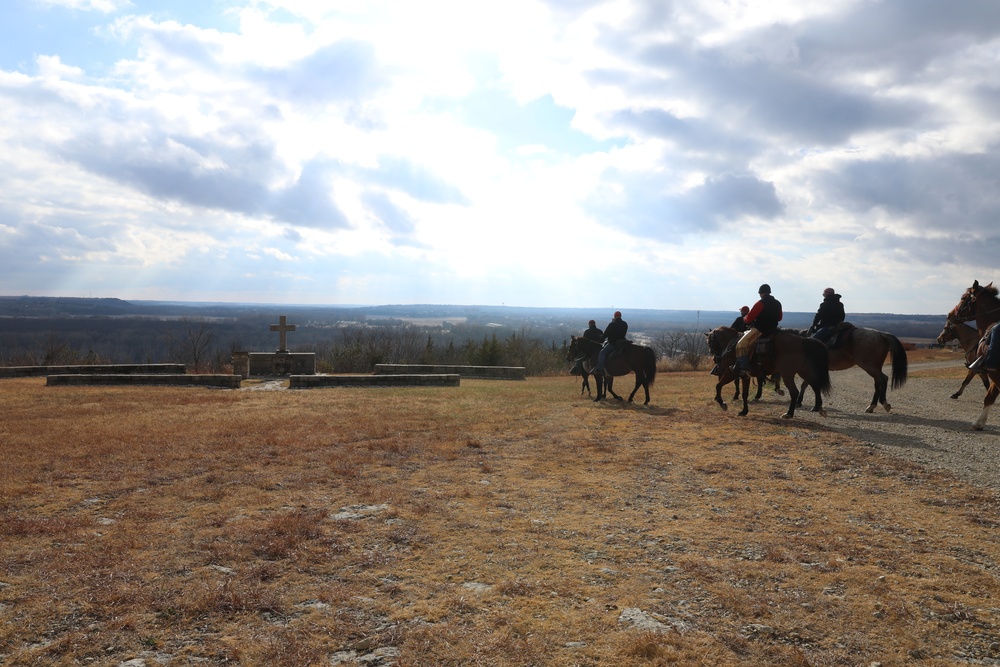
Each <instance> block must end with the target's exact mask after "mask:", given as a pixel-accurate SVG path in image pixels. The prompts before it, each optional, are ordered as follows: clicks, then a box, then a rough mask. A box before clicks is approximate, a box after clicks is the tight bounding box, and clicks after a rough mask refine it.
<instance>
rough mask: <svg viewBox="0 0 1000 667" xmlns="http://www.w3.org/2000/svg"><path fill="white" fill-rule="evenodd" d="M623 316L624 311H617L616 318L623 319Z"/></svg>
mask: <svg viewBox="0 0 1000 667" xmlns="http://www.w3.org/2000/svg"><path fill="white" fill-rule="evenodd" d="M621 316H622V311H620V310H616V311H615V317H616V318H618V317H621Z"/></svg>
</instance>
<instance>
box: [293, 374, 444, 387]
mask: <svg viewBox="0 0 1000 667" xmlns="http://www.w3.org/2000/svg"><path fill="white" fill-rule="evenodd" d="M461 380H462V378H461V377H460V376H458V375H455V374H450V375H442V374H437V375H427V374H423V375H292V376H291V377H289V379H288V388H289V389H313V388H317V387H458V386H459V385H460V383H461Z"/></svg>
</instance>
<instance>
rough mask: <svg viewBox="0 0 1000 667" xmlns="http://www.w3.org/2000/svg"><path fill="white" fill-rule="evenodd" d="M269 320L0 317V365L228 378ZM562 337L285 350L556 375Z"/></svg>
mask: <svg viewBox="0 0 1000 667" xmlns="http://www.w3.org/2000/svg"><path fill="white" fill-rule="evenodd" d="M273 319H274V318H273V317H270V316H259V317H243V318H237V319H231V318H230V319H227V318H215V319H206V318H202V319H198V318H191V317H181V318H175V319H147V318H133V317H129V318H106V317H83V318H24V319H22V318H3V319H2V320H0V365H3V366H53V365H67V364H112V363H167V362H172V363H184V364H186V365H187V366H188V367H189V368H190V369H191V370H192V371H195V372H228V371H229V370H230V369H231V368H232V355H233V352H236V351H253V352H265V351H274V350H275V349H276V346H277V345H276V344H277V334H275V333H273V332H271V331H270V326H269V325H270V324H272V323H273V322H272V320H273ZM568 340H569V331H568V329H567V328H566V327H553V328H550V329H546V330H535V329H533V328H531V327H527V326H523V327H521V328H520V329H518V330H514V331H512V330H511V328H510V327H502V328H500V327H496V326H490V325H489V324H488V323H465V324H457V325H448V326H430V327H428V326H417V325H412V324H407V323H404V322H401V321H398V320H382V321H376V322H364V323H353V324H352V323H338V324H329V323H324V324H305V325H297V326H296V330H295V331H294V332H291V333H289V334H288V347H289V350H290V351H292V352H315V353H316V361H317V371H318V372H322V373H334V372H341V373H367V372H371V371H372V370H373V368H374V366H375V364H380V363H423V364H462V365H464V364H469V365H476V366H524V367H525V368H526V369H527V372H528V374H532V375H542V374H548V373H556V372H564V371H565V370H566V368H567V362H566V354H567V343H568Z"/></svg>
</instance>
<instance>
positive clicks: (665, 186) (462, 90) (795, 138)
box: [0, 0, 1000, 312]
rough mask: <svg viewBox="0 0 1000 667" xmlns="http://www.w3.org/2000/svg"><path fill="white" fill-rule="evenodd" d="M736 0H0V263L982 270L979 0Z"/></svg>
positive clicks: (705, 298)
mask: <svg viewBox="0 0 1000 667" xmlns="http://www.w3.org/2000/svg"><path fill="white" fill-rule="evenodd" d="M765 4H766V6H764V4H761V3H752V2H747V1H744V0H739V1H737V2H723V1H722V0H675V1H673V2H669V3H649V2H643V1H639V0H525V1H524V2H518V3H514V4H510V5H505V6H504V8H503V9H502V10H500V9H495V10H489V11H488V12H487V13H485V14H484V13H483V12H476V11H471V10H470V9H469V8H468V6H466V5H462V4H461V3H453V2H449V1H448V0H427V2H426V3H423V4H421V5H420V7H419V8H416V6H410V5H404V4H401V3H396V2H392V1H388V0H386V1H381V0H374V1H373V2H371V3H364V5H363V6H362V5H359V6H357V7H346V6H344V7H332V6H322V7H320V6H318V5H316V4H315V3H311V4H310V3H298V2H289V1H287V0H263V1H260V0H255V1H253V2H251V1H250V0H246V1H242V0H236V1H234V2H232V3H228V4H227V6H226V7H225V8H222V7H216V6H214V5H212V3H209V5H206V6H204V7H200V8H199V10H198V11H193V10H192V8H191V7H190V6H189V5H187V4H186V3H178V4H173V3H170V4H164V5H162V6H159V7H157V8H156V11H151V10H150V11H146V10H142V9H141V8H140V7H138V5H137V4H136V5H132V4H129V3H127V2H118V1H115V0H45V1H42V0H39V1H38V2H34V3H23V4H19V5H17V7H16V11H11V12H10V16H9V19H8V20H7V21H6V22H5V26H4V28H3V30H5V31H6V32H3V33H2V35H0V36H4V37H6V38H5V39H3V40H0V149H2V150H0V193H2V194H0V258H3V259H4V260H5V261H7V262H8V264H7V266H9V267H11V269H12V271H11V272H8V277H6V278H4V279H2V280H0V290H2V291H5V292H15V293H23V292H33V291H34V292H37V293H45V292H51V291H56V290H58V289H60V288H62V287H64V286H65V285H70V284H80V285H82V284H84V283H88V284H92V285H94V286H95V287H94V288H93V289H105V288H106V287H107V286H108V285H109V284H110V285H112V288H111V289H113V288H114V286H128V287H129V289H131V290H132V292H131V293H130V294H135V295H143V294H156V295H158V296H161V297H162V296H165V295H166V294H167V293H169V292H170V291H171V290H172V289H177V287H175V286H179V285H184V286H185V289H197V288H198V286H199V285H202V286H211V291H212V298H213V299H220V298H225V296H224V295H225V294H227V293H229V294H233V295H234V297H236V296H238V298H239V300H242V301H246V300H253V297H252V295H253V294H258V295H260V297H261V299H262V300H269V301H274V300H277V299H276V294H278V292H276V290H279V289H280V287H276V285H281V284H282V280H284V281H286V282H288V283H289V284H294V285H295V286H296V287H295V299H294V300H295V301H297V302H305V301H310V300H312V301H331V300H332V301H336V300H337V299H339V298H343V299H345V300H346V301H349V302H351V303H357V302H359V301H364V300H369V299H370V300H373V301H381V302H390V301H391V302H400V301H406V300H411V299H412V300H417V301H423V302H427V301H435V300H446V301H459V302H463V301H464V302H474V301H477V300H480V299H494V300H496V301H505V302H508V303H510V302H511V301H510V298H509V297H505V296H504V295H505V294H506V295H512V294H515V295H527V296H526V298H530V299H533V300H536V301H535V303H525V304H524V305H540V304H543V303H544V304H546V305H548V304H553V303H555V304H556V305H560V304H562V305H587V304H589V303H595V302H598V303H619V302H620V298H621V297H620V295H621V294H622V293H632V292H629V291H628V287H629V285H630V283H629V278H628V277H627V276H628V275H629V273H630V272H631V271H632V270H634V266H635V262H636V261H637V260H636V258H637V257H639V258H641V260H639V261H641V263H642V266H643V270H644V271H645V273H646V274H647V275H649V276H655V277H656V279H659V280H662V281H663V282H664V284H665V285H668V286H671V287H672V289H671V290H670V294H671V297H670V299H667V298H665V297H661V296H658V292H659V291H658V290H651V291H650V292H649V294H644V295H643V296H642V297H641V298H642V299H643V303H641V304H635V305H637V306H638V305H642V306H645V307H663V308H701V309H708V308H713V307H717V308H722V309H729V308H731V306H732V303H733V302H734V299H735V301H737V302H742V301H744V300H745V294H747V293H750V294H751V295H752V293H753V290H754V289H755V287H756V284H759V282H762V281H766V282H771V283H772V284H773V285H774V286H776V287H778V286H779V285H780V283H781V282H782V281H786V282H787V283H788V285H789V289H788V290H782V291H783V292H784V293H786V294H788V295H789V297H790V298H791V299H792V301H788V300H786V307H789V308H791V309H795V307H796V304H795V303H794V299H795V298H796V296H795V294H796V291H795V290H797V289H799V287H801V288H802V289H803V291H804V293H805V294H807V295H808V297H807V298H808V302H807V303H805V304H802V305H803V306H805V307H807V308H809V309H811V308H813V307H814V305H815V304H813V303H812V301H813V297H814V293H815V289H811V288H810V286H809V285H808V283H809V282H810V281H811V280H813V276H812V275H811V274H812V273H817V274H819V275H817V276H815V280H817V281H819V283H824V284H825V283H828V282H836V283H837V285H838V290H840V291H842V292H845V293H852V292H853V293H855V294H864V295H865V296H864V297H862V299H863V300H861V301H860V302H859V301H857V300H852V304H853V305H852V307H854V308H860V309H864V308H869V309H871V310H880V311H897V312H920V311H924V310H927V309H937V308H939V305H938V302H940V304H942V305H940V308H946V307H950V305H952V304H951V303H950V302H952V301H954V298H953V294H952V292H953V291H955V289H957V288H958V287H959V286H960V285H961V284H963V283H965V282H968V281H967V279H966V277H965V276H964V275H963V276H956V277H954V279H951V278H949V279H945V280H938V281H936V282H937V283H938V284H936V285H935V286H933V287H932V288H929V289H932V290H934V291H932V292H925V293H924V294H922V295H921V297H920V301H919V302H916V301H915V302H912V303H911V304H909V305H900V304H898V303H896V302H895V300H897V299H898V298H900V296H899V295H901V294H903V295H905V294H906V292H907V290H906V286H907V285H913V284H917V283H921V282H927V281H929V280H930V279H929V278H928V276H932V275H937V274H938V273H939V272H940V271H941V270H943V268H944V267H947V266H949V265H953V264H955V263H958V262H964V263H965V264H966V265H968V270H969V272H971V273H974V274H975V275H977V276H979V277H980V278H982V279H985V278H988V272H989V271H990V270H995V269H994V267H995V261H994V259H995V258H993V257H992V255H991V252H990V250H991V248H995V247H996V243H997V241H998V238H997V233H996V232H995V231H994V229H995V221H996V219H997V218H998V215H997V214H998V213H1000V196H998V195H997V194H995V189H996V188H995V187H994V184H995V181H996V174H997V173H998V169H1000V164H998V161H997V160H996V159H994V158H993V157H992V155H993V154H994V153H995V152H996V151H995V150H994V148H995V147H996V146H997V145H998V144H1000V122H998V121H996V120H995V119H996V118H997V110H998V109H1000V85H998V84H997V83H996V76H995V69H996V67H995V65H996V56H995V54H996V52H997V49H998V47H1000V5H997V4H996V3H994V2H991V1H990V0H967V1H964V2H961V3H959V4H958V5H954V4H951V5H949V4H946V3H940V2H936V1H935V0H881V1H880V2H866V1H860V0H824V1H822V2H821V1H818V0H799V1H797V2H790V1H789V2H774V3H765ZM223 9H224V10H225V11H224V12H223V11H222V10H223ZM484 11H485V10H484ZM43 28H44V29H43ZM483 239H487V241H486V242H484V241H483ZM248 248H250V249H253V250H250V251H248V250H246V249H248ZM748 248H749V249H752V250H751V251H748ZM597 252H600V254H601V255H602V261H603V264H604V266H605V268H606V271H605V273H606V274H607V276H608V277H607V278H606V279H605V280H602V281H600V282H598V283H597V284H594V285H591V286H589V287H588V289H586V290H580V289H578V288H577V287H576V286H575V285H574V284H573V283H572V281H571V280H567V279H566V276H567V275H572V272H573V271H574V270H575V269H574V267H575V266H576V264H575V263H574V259H573V258H579V257H591V256H593V255H594V254H595V253H597ZM748 252H752V253H753V256H752V257H748V254H747V253H748ZM221 257H224V258H225V259H226V262H225V263H224V264H222V263H220V262H218V261H215V262H213V261H212V260H211V259H207V258H216V260H217V259H218V258H221ZM727 262H732V263H733V265H737V264H739V263H740V262H743V263H747V262H752V264H753V265H754V266H755V267H769V271H773V272H774V274H772V275H766V276H759V275H756V274H753V273H752V272H748V273H747V274H746V275H745V277H744V274H742V273H740V274H737V275H736V276H732V275H729V274H728V273H727V272H720V271H719V270H718V266H719V265H720V264H722V263H727ZM137 267H140V268H141V270H137ZM706 267H707V268H706ZM771 267H773V268H771ZM779 267H780V268H779ZM198 272H201V279H200V280H199V279H198V278H196V277H192V275H191V274H192V273H194V274H197V273H198ZM873 275H878V276H879V280H880V282H881V284H882V286H883V288H884V289H880V290H872V289H869V286H868V285H867V284H866V281H868V280H871V277H872V276H873ZM11 276H16V277H11ZM684 280H687V281H691V282H692V283H694V284H697V285H699V289H697V290H688V289H683V288H682V287H680V285H681V284H682V281H684ZM744 280H745V281H746V284H745V285H743V284H742V282H743V281H744ZM331 285H336V286H337V287H336V288H332V287H330V286H331ZM539 286H542V287H539ZM820 286H821V287H822V286H825V285H820ZM953 288H954V289H953ZM463 290H464V291H463ZM734 292H736V293H737V294H743V295H744V296H740V297H738V298H737V297H734ZM102 295H104V296H128V295H129V294H123V293H115V292H107V293H103V294H102ZM185 296H187V295H186V294H177V295H175V296H174V297H173V298H183V297H185ZM906 298H909V297H906ZM567 300H568V301H573V303H566V301H567ZM865 300H867V301H865ZM946 302H948V303H946Z"/></svg>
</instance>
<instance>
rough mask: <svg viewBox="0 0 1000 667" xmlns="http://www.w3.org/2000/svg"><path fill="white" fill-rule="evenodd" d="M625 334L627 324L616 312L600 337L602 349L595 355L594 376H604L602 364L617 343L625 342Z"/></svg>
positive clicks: (617, 311)
mask: <svg viewBox="0 0 1000 667" xmlns="http://www.w3.org/2000/svg"><path fill="white" fill-rule="evenodd" d="M626 333H628V323H627V322H626V321H625V320H623V319H622V314H621V311H619V310H616V311H615V314H614V317H613V318H612V320H611V322H610V323H609V324H608V326H606V327H604V335H603V336H601V340H603V341H604V347H602V348H601V352H600V354H598V355H597V368H595V369H594V370H593V373H594V375H604V364H605V362H606V361H607V360H608V355H609V354H611V352H612V350H614V349H615V346H616V345H617V344H618V343H619V342H621V341H623V340H625V334H626Z"/></svg>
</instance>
